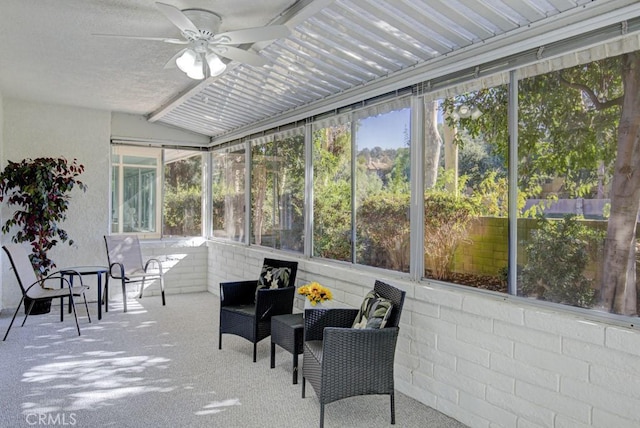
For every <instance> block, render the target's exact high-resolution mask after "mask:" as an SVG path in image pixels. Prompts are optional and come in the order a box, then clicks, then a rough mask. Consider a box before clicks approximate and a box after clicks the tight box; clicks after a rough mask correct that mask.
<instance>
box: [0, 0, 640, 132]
mask: <svg viewBox="0 0 640 428" xmlns="http://www.w3.org/2000/svg"><path fill="white" fill-rule="evenodd" d="M164 2H165V3H169V4H172V5H174V6H176V7H178V8H179V9H188V8H202V9H207V10H212V11H215V12H216V13H218V14H219V15H221V16H222V19H223V22H222V26H221V28H220V31H230V30H235V29H241V28H248V27H255V26H263V25H268V24H285V25H287V26H288V27H289V28H290V29H291V30H292V32H291V35H290V36H289V37H287V38H285V39H281V40H276V41H274V42H268V43H257V44H255V45H253V46H252V47H251V48H252V49H253V50H255V51H257V52H259V53H260V55H262V56H264V57H266V58H268V59H269V61H270V62H269V64H268V65H266V66H264V67H252V66H248V65H242V64H238V63H235V62H231V63H230V64H229V66H228V68H227V71H226V72H225V73H224V74H222V75H221V76H218V77H215V78H210V79H208V80H206V81H201V82H198V81H194V80H191V79H189V78H188V77H186V76H185V75H184V74H183V73H182V72H180V71H179V70H178V69H175V68H173V69H164V65H165V63H166V62H167V61H168V60H169V58H171V57H172V56H173V55H174V54H175V53H176V52H177V51H178V50H179V49H181V46H176V45H172V44H166V43H162V42H157V41H144V40H130V39H112V38H101V37H96V36H93V35H92V34H94V33H109V34H123V35H140V36H148V37H179V32H178V30H177V29H176V27H175V26H173V25H172V24H171V22H169V21H168V20H167V19H166V17H165V16H164V15H163V14H161V13H160V12H159V11H158V9H157V7H156V6H155V2H154V1H153V0H133V1H124V0H65V1H55V0H1V1H0V91H1V92H2V94H3V95H4V96H8V97H16V98H23V99H32V100H42V101H44V102H51V103H56V104H68V105H76V106H83V107H89V108H97V109H105V110H111V111H118V112H126V113H135V114H141V115H148V117H149V118H150V120H152V121H158V122H160V123H165V124H168V125H172V126H176V127H180V128H184V129H188V130H191V131H194V132H198V133H201V134H204V135H208V136H211V137H212V138H213V140H214V142H215V141H220V140H223V139H225V138H227V139H228V138H231V137H233V136H237V135H239V134H241V133H242V132H245V131H246V130H250V129H251V128H252V127H256V126H258V125H261V124H265V123H266V124H269V123H270V121H272V120H274V119H277V118H283V117H295V114H296V113H297V112H300V114H299V116H300V117H303V116H304V114H305V113H306V112H311V111H313V106H316V105H323V104H322V103H323V102H324V103H328V102H329V101H331V100H336V99H340V97H345V99H346V96H347V95H348V94H350V93H353V92H354V91H358V90H361V89H362V88H373V89H376V88H377V90H378V92H382V91H383V90H388V88H389V87H392V88H393V87H395V88H396V89H397V88H400V87H401V85H402V84H405V83H406V84H413V83H416V82H417V81H419V79H424V78H425V76H427V77H428V76H430V75H433V76H435V75H437V73H444V72H445V71H447V72H451V71H454V70H455V68H456V67H462V66H463V62H464V63H465V64H467V65H466V66H468V65H469V64H472V63H474V62H475V63H478V62H479V60H478V58H479V57H481V58H482V59H483V61H484V60H490V59H491V58H492V57H499V56H500V55H505V54H508V53H514V52H517V51H518V50H522V49H525V48H527V49H530V48H534V47H537V46H540V43H545V40H546V41H547V42H552V41H554V40H559V39H561V38H563V37H565V36H567V37H568V36H572V35H576V34H579V32H580V31H581V26H582V24H583V23H584V24H585V26H589V28H592V29H593V28H597V26H598V25H600V23H601V24H602V25H609V24H611V23H612V22H620V21H622V20H625V19H630V18H634V17H638V16H640V3H639V2H638V1H637V0H388V1H385V0H335V1H331V0H299V1H297V2H295V1H294V0H269V1H261V2H256V1H254V0H223V1H202V0H200V1H198V0H184V1H177V0H164ZM536 43H538V44H536ZM244 47H245V48H249V46H244ZM470 58H471V60H470ZM463 60H464V61H463ZM447 61H448V62H447ZM443 64H444V65H443ZM445 65H446V66H445ZM430 73H431V74H430ZM385 82H392V83H391V84H389V85H387V86H385V84H386V83H385ZM373 89H371V90H373Z"/></svg>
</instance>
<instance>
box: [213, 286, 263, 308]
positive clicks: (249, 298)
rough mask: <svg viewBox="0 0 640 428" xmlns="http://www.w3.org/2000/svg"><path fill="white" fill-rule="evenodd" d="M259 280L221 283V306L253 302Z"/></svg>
mask: <svg viewBox="0 0 640 428" xmlns="http://www.w3.org/2000/svg"><path fill="white" fill-rule="evenodd" d="M256 287H258V280H251V281H235V282H221V283H220V306H235V305H248V304H252V303H253V301H254V299H255V292H256Z"/></svg>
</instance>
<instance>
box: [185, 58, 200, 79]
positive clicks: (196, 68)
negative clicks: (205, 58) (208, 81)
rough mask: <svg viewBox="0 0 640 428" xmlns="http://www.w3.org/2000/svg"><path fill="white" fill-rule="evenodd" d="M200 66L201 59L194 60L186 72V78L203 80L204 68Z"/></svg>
mask: <svg viewBox="0 0 640 428" xmlns="http://www.w3.org/2000/svg"><path fill="white" fill-rule="evenodd" d="M202 65H203V64H202V58H196V60H195V62H194V63H193V65H192V66H191V67H190V68H189V69H188V70H187V71H186V73H187V76H189V77H190V78H192V79H195V80H202V79H204V68H203V67H202Z"/></svg>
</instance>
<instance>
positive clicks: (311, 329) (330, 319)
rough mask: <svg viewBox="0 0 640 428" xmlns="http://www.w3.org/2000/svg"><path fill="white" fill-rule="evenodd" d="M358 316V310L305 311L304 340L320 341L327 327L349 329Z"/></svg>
mask: <svg viewBox="0 0 640 428" xmlns="http://www.w3.org/2000/svg"><path fill="white" fill-rule="evenodd" d="M356 315H358V309H349V308H334V309H305V311H304V340H305V341H307V340H322V335H323V332H324V329H325V328H327V327H344V328H350V327H351V326H352V325H353V320H355V319H356Z"/></svg>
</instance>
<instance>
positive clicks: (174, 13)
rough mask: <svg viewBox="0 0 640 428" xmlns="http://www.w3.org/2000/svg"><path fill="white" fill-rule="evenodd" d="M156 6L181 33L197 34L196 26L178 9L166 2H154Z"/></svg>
mask: <svg viewBox="0 0 640 428" xmlns="http://www.w3.org/2000/svg"><path fill="white" fill-rule="evenodd" d="M156 6H157V7H158V9H159V10H160V12H162V13H163V14H164V16H166V17H167V19H168V20H169V21H171V22H172V23H173V25H175V26H176V27H178V28H179V29H180V31H182V32H183V33H193V34H198V33H199V31H198V28H197V27H196V26H195V24H194V23H193V22H191V20H190V19H189V18H187V17H186V16H185V14H184V13H182V11H181V10H180V9H178V8H177V7H175V6H172V5H170V4H166V3H160V2H156Z"/></svg>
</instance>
